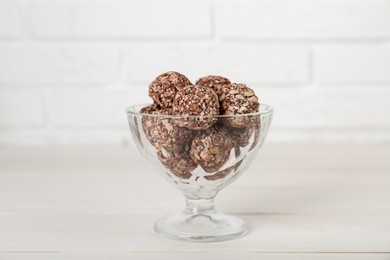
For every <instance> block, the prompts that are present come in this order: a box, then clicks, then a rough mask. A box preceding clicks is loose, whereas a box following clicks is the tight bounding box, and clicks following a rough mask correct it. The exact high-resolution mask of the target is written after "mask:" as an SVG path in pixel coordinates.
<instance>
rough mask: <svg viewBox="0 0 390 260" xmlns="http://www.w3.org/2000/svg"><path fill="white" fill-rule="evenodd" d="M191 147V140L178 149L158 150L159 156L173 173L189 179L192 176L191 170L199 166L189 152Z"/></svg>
mask: <svg viewBox="0 0 390 260" xmlns="http://www.w3.org/2000/svg"><path fill="white" fill-rule="evenodd" d="M190 147H191V142H188V143H185V144H184V145H182V147H181V149H180V150H176V151H171V150H168V149H164V148H163V149H161V150H159V151H158V152H157V156H158V158H159V159H160V161H161V163H162V164H163V165H164V166H165V167H166V168H167V169H169V170H170V172H171V173H173V174H174V175H176V176H177V177H179V178H182V179H189V178H191V176H192V174H191V172H192V171H193V170H194V169H195V168H196V167H197V166H198V165H197V164H196V163H195V162H194V161H193V160H192V158H191V156H190V154H189V150H190Z"/></svg>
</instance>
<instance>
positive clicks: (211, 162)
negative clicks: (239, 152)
mask: <svg viewBox="0 0 390 260" xmlns="http://www.w3.org/2000/svg"><path fill="white" fill-rule="evenodd" d="M233 146H234V144H233V139H232V138H231V137H230V135H229V133H228V132H227V130H226V129H225V128H223V127H220V126H217V125H214V126H212V127H210V128H208V129H206V130H204V131H201V132H200V133H199V134H198V135H197V136H195V137H194V139H193V140H192V145H191V150H190V155H191V158H192V160H193V161H194V162H196V163H197V164H199V165H200V166H201V167H202V168H203V169H204V170H205V171H206V172H208V173H211V172H216V171H218V170H219V169H220V168H221V167H222V166H223V165H224V164H225V163H226V161H227V160H228V159H229V155H230V151H231V149H232V148H233Z"/></svg>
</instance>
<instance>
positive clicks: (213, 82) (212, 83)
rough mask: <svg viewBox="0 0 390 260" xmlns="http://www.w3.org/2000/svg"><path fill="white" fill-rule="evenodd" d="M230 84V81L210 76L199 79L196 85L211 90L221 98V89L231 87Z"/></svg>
mask: <svg viewBox="0 0 390 260" xmlns="http://www.w3.org/2000/svg"><path fill="white" fill-rule="evenodd" d="M230 83H231V82H230V80H229V79H227V78H225V77H221V76H216V75H209V76H205V77H202V78H200V79H198V81H197V82H196V83H195V85H198V86H203V87H208V88H211V89H212V90H214V92H215V93H216V94H217V96H219V95H220V89H221V88H222V87H224V86H227V85H230Z"/></svg>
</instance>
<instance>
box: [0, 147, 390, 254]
mask: <svg viewBox="0 0 390 260" xmlns="http://www.w3.org/2000/svg"><path fill="white" fill-rule="evenodd" d="M216 203H217V208H218V209H220V210H221V211H223V212H226V213H232V214H237V215H240V216H241V217H243V218H244V219H245V220H246V221H247V222H248V223H249V226H250V233H249V234H248V235H246V236H245V237H242V238H239V239H236V240H231V241H226V242H217V243H188V242H180V241H174V240H168V239H165V238H162V237H160V236H158V235H156V234H155V233H154V231H153V229H152V225H153V223H154V221H155V220H156V219H157V218H159V217H161V216H164V215H166V214H173V213H176V212H179V211H181V210H182V209H183V207H184V198H183V196H182V195H181V194H180V192H179V191H178V190H176V189H175V188H173V187H171V186H170V184H168V183H166V182H165V181H164V180H163V178H161V177H160V176H159V175H158V174H157V173H155V172H154V170H153V169H152V167H151V166H149V165H148V164H147V163H146V161H145V160H144V159H143V158H141V156H140V155H139V154H138V152H137V151H135V150H134V148H130V147H127V148H115V147H102V146H95V147H51V148H45V147H41V148H39V147H29V148H26V147H2V148H0V259H1V260H5V259H32V260H35V259H98V260H99V259H200V258H202V259H213V260H215V259H224V260H229V259H238V258H239V257H241V258H243V259H271V260H272V259H358V260H360V259H373V260H376V259H390V147H386V146H376V147H374V146H372V147H367V146H363V147H362V146H355V147H348V146H345V147H343V146H337V147H336V146H329V147H301V146H289V147H277V146H274V147H272V146H265V147H264V148H263V150H261V151H260V153H259V155H258V160H256V161H255V162H254V163H253V165H252V166H251V167H250V168H249V170H248V172H246V173H244V174H243V175H242V176H241V177H240V178H239V179H238V180H237V181H236V182H234V183H233V184H232V185H230V186H228V187H227V188H225V189H224V190H223V191H221V193H220V194H219V195H218V196H217V199H216Z"/></svg>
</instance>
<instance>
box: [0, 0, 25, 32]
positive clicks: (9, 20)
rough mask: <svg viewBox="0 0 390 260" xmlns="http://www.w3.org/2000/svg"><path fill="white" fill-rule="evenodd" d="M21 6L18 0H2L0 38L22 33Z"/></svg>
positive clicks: (0, 5)
mask: <svg viewBox="0 0 390 260" xmlns="http://www.w3.org/2000/svg"><path fill="white" fill-rule="evenodd" d="M20 19H21V17H20V7H19V5H18V2H17V1H14V0H1V1H0V39H1V38H3V37H4V38H7V37H16V36H19V34H20Z"/></svg>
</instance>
